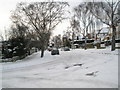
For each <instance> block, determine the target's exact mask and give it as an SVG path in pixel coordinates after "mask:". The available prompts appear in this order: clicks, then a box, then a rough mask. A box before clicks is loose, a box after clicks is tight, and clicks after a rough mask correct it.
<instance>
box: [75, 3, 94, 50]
mask: <svg viewBox="0 0 120 90" xmlns="http://www.w3.org/2000/svg"><path fill="white" fill-rule="evenodd" d="M74 11H75V14H76V16H77V18H78V20H79V23H80V29H81V30H82V32H83V35H84V37H85V44H86V36H87V34H88V27H89V26H90V24H91V23H92V20H93V15H91V13H90V10H89V9H88V7H87V3H86V2H84V3H81V4H80V5H78V6H77V7H76V8H74ZM85 46H86V45H85ZM85 49H86V47H85Z"/></svg>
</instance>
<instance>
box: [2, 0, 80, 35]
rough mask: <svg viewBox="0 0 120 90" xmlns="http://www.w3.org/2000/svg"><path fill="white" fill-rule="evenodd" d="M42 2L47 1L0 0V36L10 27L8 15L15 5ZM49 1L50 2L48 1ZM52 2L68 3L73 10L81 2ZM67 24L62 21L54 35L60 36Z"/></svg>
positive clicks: (74, 0)
mask: <svg viewBox="0 0 120 90" xmlns="http://www.w3.org/2000/svg"><path fill="white" fill-rule="evenodd" d="M38 1H39V2H40V1H41V2H42V1H48V0H1V1H0V34H3V35H4V33H5V31H4V30H5V29H6V30H7V29H8V28H9V27H10V24H11V21H10V15H11V11H13V10H15V8H16V4H17V3H19V2H38ZM49 1H50V0H49ZM54 1H66V2H69V4H70V8H69V9H73V7H75V6H76V5H78V4H79V2H81V1H79V2H78V1H77V0H54ZM68 24H69V23H68V22H66V21H64V22H63V23H62V24H59V25H58V27H57V28H56V29H55V30H54V34H61V33H62V32H63V30H66V27H67V26H68Z"/></svg>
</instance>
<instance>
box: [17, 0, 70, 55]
mask: <svg viewBox="0 0 120 90" xmlns="http://www.w3.org/2000/svg"><path fill="white" fill-rule="evenodd" d="M67 5H68V3H67V2H35V3H19V4H18V5H17V8H16V11H15V14H17V15H18V16H19V17H20V20H21V22H23V23H24V25H27V26H29V28H31V29H32V30H34V32H36V37H38V40H39V41H40V42H41V43H40V47H41V57H43V56H44V50H45V48H46V47H47V45H48V42H49V39H50V36H51V32H52V30H54V28H55V27H56V26H57V25H58V24H59V23H60V22H62V20H63V19H64V18H63V15H64V8H65V7H66V6H67Z"/></svg>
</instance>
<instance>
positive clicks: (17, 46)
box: [3, 37, 29, 59]
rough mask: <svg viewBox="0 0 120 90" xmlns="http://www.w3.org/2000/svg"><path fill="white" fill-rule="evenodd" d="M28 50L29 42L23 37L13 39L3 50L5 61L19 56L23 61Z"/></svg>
mask: <svg viewBox="0 0 120 90" xmlns="http://www.w3.org/2000/svg"><path fill="white" fill-rule="evenodd" d="M28 48H29V45H28V40H26V39H24V38H23V37H17V38H12V39H10V40H9V41H8V42H7V44H6V47H5V48H4V50H3V56H4V59H5V58H12V57H14V56H19V58H20V59H22V58H24V57H25V56H26V53H27V51H28Z"/></svg>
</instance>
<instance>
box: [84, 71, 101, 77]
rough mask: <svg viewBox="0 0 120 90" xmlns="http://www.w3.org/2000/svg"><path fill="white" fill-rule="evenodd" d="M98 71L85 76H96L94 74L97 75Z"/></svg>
mask: <svg viewBox="0 0 120 90" xmlns="http://www.w3.org/2000/svg"><path fill="white" fill-rule="evenodd" d="M98 72H99V71H96V72H90V73H87V74H86V75H87V76H96V73H98Z"/></svg>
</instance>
